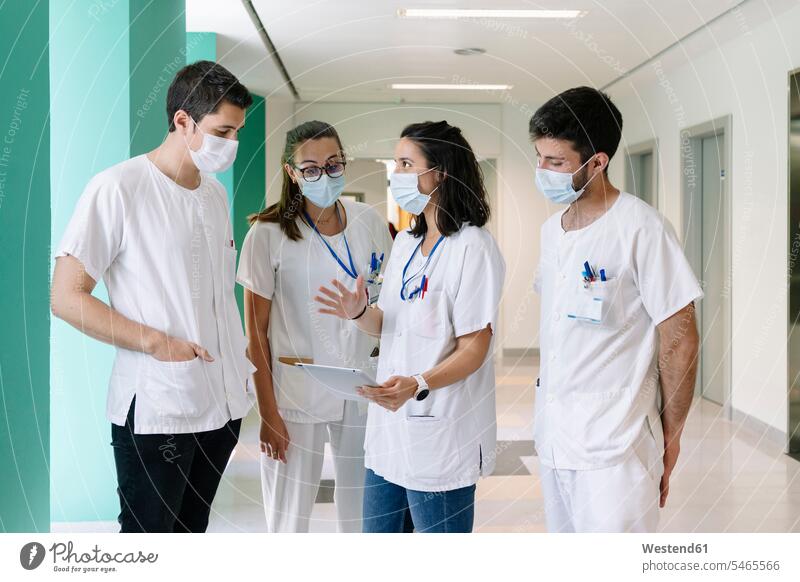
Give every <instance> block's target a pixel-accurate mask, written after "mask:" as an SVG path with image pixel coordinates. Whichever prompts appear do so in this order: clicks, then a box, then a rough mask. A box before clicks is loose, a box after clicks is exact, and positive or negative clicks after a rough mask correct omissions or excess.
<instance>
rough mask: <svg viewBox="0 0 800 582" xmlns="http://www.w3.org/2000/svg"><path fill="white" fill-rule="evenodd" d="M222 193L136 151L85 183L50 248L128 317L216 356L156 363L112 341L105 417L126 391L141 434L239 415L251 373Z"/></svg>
mask: <svg viewBox="0 0 800 582" xmlns="http://www.w3.org/2000/svg"><path fill="white" fill-rule="evenodd" d="M228 216H229V215H228V197H227V194H226V192H225V188H224V187H223V186H222V184H220V183H219V182H218V181H217V180H216V179H215V178H213V177H212V176H209V175H201V183H200V186H199V187H198V188H196V189H195V190H188V189H186V188H183V187H181V186H179V185H178V184H176V183H175V182H174V181H172V180H171V179H170V178H168V177H167V176H166V175H164V174H163V173H161V171H160V170H159V169H158V168H157V167H156V166H155V165H154V164H153V163H152V162H151V161H150V160H149V159H148V158H147V156H145V155H141V156H137V157H135V158H132V159H130V160H128V161H126V162H122V163H121V164H117V165H116V166H113V167H111V168H109V169H107V170H105V171H103V172H101V173H99V174H98V175H97V176H95V177H94V178H92V180H91V181H90V182H89V184H88V185H87V186H86V189H85V191H84V192H83V194H82V196H81V198H80V200H79V201H78V205H77V207H76V208H75V212H74V214H73V215H72V218H71V220H70V222H69V225H68V226H67V229H66V231H65V232H64V235H63V238H62V239H61V242H60V244H59V245H58V247H57V250H56V254H55V256H56V257H59V256H65V255H72V256H74V257H76V258H77V259H78V260H79V261H80V262H81V263H83V266H84V267H85V269H86V272H87V273H88V274H89V275H90V276H91V277H92V278H93V279H94V280H95V281H99V280H100V279H103V281H104V282H105V285H106V288H107V290H108V300H109V304H110V305H111V307H112V308H113V309H115V310H116V311H118V312H119V313H121V314H122V315H124V316H125V317H128V318H129V319H131V320H133V321H136V322H139V323H143V324H145V325H147V326H150V327H153V328H155V329H158V330H161V331H163V332H166V333H167V334H169V335H171V336H174V337H177V338H181V339H185V340H188V341H192V342H196V343H197V344H199V345H201V346H203V347H204V348H206V349H207V350H208V351H209V353H210V354H211V356H212V357H213V358H214V361H213V362H206V361H204V360H203V359H202V358H199V357H198V358H195V359H193V360H189V361H187V362H161V361H158V360H156V359H155V358H153V357H152V356H149V355H147V354H144V353H142V352H137V351H131V350H125V349H121V348H117V354H116V358H115V360H114V367H113V370H112V373H111V380H110V383H109V390H108V399H107V407H106V414H107V416H108V418H109V420H110V421H111V422H113V423H114V424H117V425H120V426H124V425H125V419H126V416H127V413H128V409H129V407H130V404H131V400H132V399H133V397H134V395H135V396H136V410H135V415H134V425H135V431H136V433H138V434H171V433H188V432H200V431H207V430H213V429H217V428H220V427H222V426H224V425H225V423H226V422H228V420H230V419H237V418H242V417H243V416H245V415H246V414H247V411H248V410H249V409H250V407H251V405H252V403H253V398H254V393H252V391H251V392H250V393H248V384H249V382H248V380H249V377H250V374H251V373H252V372H253V371H254V370H255V368H254V366H253V365H252V364H251V363H250V361H249V360H248V359H247V357H246V355H245V349H246V347H247V340H246V338H245V336H244V332H243V330H242V322H241V318H240V316H239V310H238V309H237V306H236V299H235V297H234V292H233V290H234V282H235V276H236V273H235V267H236V249H235V248H234V247H233V246H232V242H233V241H232V239H233V234H232V230H231V224H230V219H229V218H228Z"/></svg>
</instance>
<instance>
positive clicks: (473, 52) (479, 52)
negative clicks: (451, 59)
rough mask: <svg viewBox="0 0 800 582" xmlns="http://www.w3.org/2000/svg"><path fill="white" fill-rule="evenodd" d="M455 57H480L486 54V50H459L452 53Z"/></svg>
mask: <svg viewBox="0 0 800 582" xmlns="http://www.w3.org/2000/svg"><path fill="white" fill-rule="evenodd" d="M453 52H454V53H456V54H457V55H462V56H465V57H471V56H473V55H482V54H485V53H486V49H482V48H460V49H456V50H454V51H453Z"/></svg>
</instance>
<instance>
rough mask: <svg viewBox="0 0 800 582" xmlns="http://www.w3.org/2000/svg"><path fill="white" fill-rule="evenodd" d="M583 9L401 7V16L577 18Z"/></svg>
mask: <svg viewBox="0 0 800 582" xmlns="http://www.w3.org/2000/svg"><path fill="white" fill-rule="evenodd" d="M582 14H583V10H512V9H509V10H501V9H500V10H498V9H484V10H481V9H470V8H462V9H458V8H456V9H451V8H400V9H399V10H398V11H397V16H399V17H400V18H577V17H578V16H581V15H582Z"/></svg>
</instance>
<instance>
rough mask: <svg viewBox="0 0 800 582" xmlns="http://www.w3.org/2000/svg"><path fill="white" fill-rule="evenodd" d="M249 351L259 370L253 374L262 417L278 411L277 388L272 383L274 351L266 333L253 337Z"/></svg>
mask: <svg viewBox="0 0 800 582" xmlns="http://www.w3.org/2000/svg"><path fill="white" fill-rule="evenodd" d="M248 351H249V353H250V355H251V358H252V361H253V365H254V366H255V367H256V368H258V369H257V370H256V372H255V373H254V374H253V380H254V381H255V385H256V400H257V401H258V410H259V412H260V413H261V417H262V418H264V417H265V416H267V415H268V414H273V413H275V412H277V411H278V403H277V401H276V400H275V387H274V385H273V383H272V351H271V349H270V347H269V338H268V337H267V335H266V333H259V334H255V335H253V336H251V338H250V343H249V348H248Z"/></svg>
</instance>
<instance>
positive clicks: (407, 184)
mask: <svg viewBox="0 0 800 582" xmlns="http://www.w3.org/2000/svg"><path fill="white" fill-rule="evenodd" d="M433 169H434V168H430V169H429V170H425V171H424V172H422V174H425V173H427V172H430V171H431V170H433ZM422 174H416V173H414V172H408V173H406V172H394V173H393V174H392V175H391V176H390V177H389V189H390V190H391V191H392V197H393V198H394V201H395V202H397V205H398V206H399V207H400V208H402V209H403V210H405V211H406V212H408V213H410V214H414V215H419V214H422V211H423V210H425V207H426V206H427V205H428V202H430V201H431V196H430V194H423V193H422V192H420V191H419V177H420V176H421V175H422ZM438 188H439V186H436V188H434V189H433V190H432V191H431V194H433V193H434V192H436V190H437V189H438Z"/></svg>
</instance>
